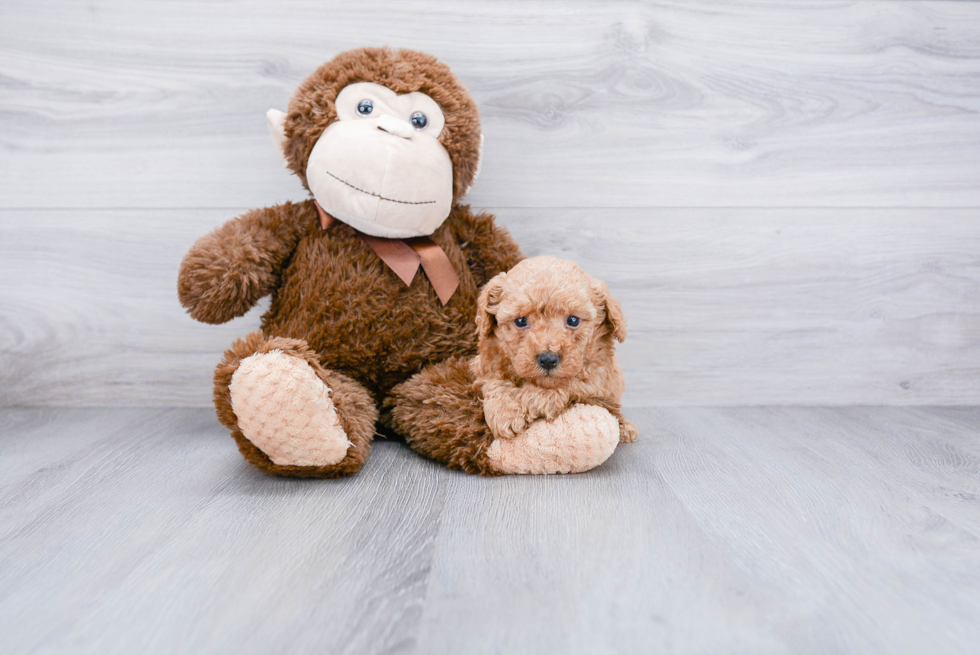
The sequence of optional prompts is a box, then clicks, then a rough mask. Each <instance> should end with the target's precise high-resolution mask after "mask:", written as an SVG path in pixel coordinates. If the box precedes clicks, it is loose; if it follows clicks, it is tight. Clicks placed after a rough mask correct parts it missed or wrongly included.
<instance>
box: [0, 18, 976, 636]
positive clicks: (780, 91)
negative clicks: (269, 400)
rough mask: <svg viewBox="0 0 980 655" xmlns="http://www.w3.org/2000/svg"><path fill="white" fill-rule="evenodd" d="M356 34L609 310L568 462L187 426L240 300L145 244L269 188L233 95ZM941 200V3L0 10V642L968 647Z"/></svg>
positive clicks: (958, 299)
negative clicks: (414, 78) (220, 319)
mask: <svg viewBox="0 0 980 655" xmlns="http://www.w3.org/2000/svg"><path fill="white" fill-rule="evenodd" d="M383 44H390V45H395V46H406V47H411V48H418V49H422V50H426V51H428V52H431V53H433V54H435V55H437V56H438V57H440V58H441V59H443V60H444V61H445V62H447V63H448V64H450V65H451V66H452V67H453V69H454V70H455V71H456V72H457V74H458V75H459V76H460V77H461V78H462V80H463V81H464V82H465V83H466V84H467V85H468V87H469V88H470V90H471V91H472V93H473V95H474V96H475V97H476V99H477V101H478V102H479V104H480V108H481V112H482V116H483V124H484V131H485V134H486V152H485V160H484V167H483V174H482V176H481V178H480V180H479V181H478V182H477V184H476V186H475V187H474V189H473V192H472V193H471V194H470V196H469V198H468V202H470V203H472V205H473V206H474V207H475V208H478V209H484V208H485V209H489V210H490V211H493V212H495V213H496V214H497V216H498V218H499V220H500V221H501V223H503V224H505V225H507V226H508V227H509V228H510V229H511V230H512V231H513V233H514V234H515V236H516V237H517V239H518V240H519V241H520V243H521V244H522V245H523V247H524V249H525V251H526V252H527V253H528V254H538V253H553V254H557V255H561V256H565V257H569V258H572V259H575V260H577V261H578V262H580V263H581V264H582V265H583V266H584V267H585V268H586V269H587V270H588V271H590V272H591V273H593V274H595V275H597V276H599V277H602V278H604V279H606V280H607V281H608V282H609V285H610V287H611V289H612V291H613V292H614V294H615V295H616V296H617V297H618V298H620V299H621V300H622V302H623V305H624V307H625V309H626V311H627V314H628V316H629V320H630V336H629V339H628V341H627V342H626V344H624V345H623V346H622V348H621V354H622V360H623V363H624V367H625V369H626V375H627V383H628V392H627V397H626V403H627V405H628V409H627V412H626V413H627V415H628V416H629V417H630V418H631V419H633V420H634V421H635V422H636V423H637V425H638V426H639V428H640V439H639V441H638V442H637V443H636V444H630V445H623V446H622V447H620V448H619V449H618V450H617V452H616V453H615V454H614V455H613V456H612V458H610V460H609V461H608V462H607V463H606V464H604V465H603V466H601V467H599V468H598V469H596V470H594V471H590V472H589V473H586V474H582V475H575V476H555V477H509V478H500V479H482V478H477V477H474V476H467V475H463V474H458V473H454V472H451V471H448V470H446V469H444V468H442V467H440V466H438V465H436V464H434V463H432V462H429V461H426V460H423V459H421V458H419V457H417V456H415V455H414V454H413V453H411V452H410V451H409V450H408V449H407V448H405V447H404V446H403V445H401V444H395V443H385V442H379V443H376V445H375V450H374V452H373V454H372V457H371V458H370V459H369V461H368V463H367V464H366V465H365V467H364V469H363V470H362V471H361V472H360V473H359V474H358V475H357V476H355V477H353V478H350V479H345V480H339V481H325V480H313V481H297V480H289V479H282V478H274V477H270V476H266V475H263V474H261V473H259V472H258V471H256V470H254V469H252V468H250V467H249V466H248V465H246V464H245V463H244V462H243V461H242V459H241V457H240V456H239V454H238V453H237V451H236V450H235V448H234V445H233V442H232V440H231V439H230V438H229V437H228V435H227V431H226V430H224V428H222V427H221V426H220V425H218V423H217V421H216V420H215V418H214V415H213V411H212V410H211V409H210V408H209V404H210V397H211V371H212V369H213V367H214V365H215V363H216V362H217V360H218V359H219V358H220V355H221V352H222V351H223V349H224V348H225V347H226V346H227V345H228V344H229V343H230V342H231V341H232V340H233V339H234V338H236V337H238V336H241V335H244V334H245V333H247V332H249V331H250V330H252V329H254V328H255V327H256V326H257V325H258V321H259V316H260V314H261V311H262V308H261V307H260V308H258V309H256V310H255V311H253V312H250V313H249V314H248V315H247V316H246V317H243V318H241V319H239V320H236V321H233V322H232V323H230V324H228V325H226V326H222V327H213V326H205V325H199V324H195V323H194V322H193V321H191V320H190V319H189V318H188V317H187V316H186V315H185V314H184V313H183V311H182V310H181V308H180V306H179V304H178V303H177V299H176V293H175V283H176V274H177V267H178V264H179V262H180V258H181V256H182V255H183V253H184V252H185V251H186V250H187V248H189V247H190V245H191V244H192V243H193V242H194V240H195V239H196V238H197V237H199V236H200V235H202V234H204V233H205V232H207V231H208V230H210V229H212V228H213V227H214V226H217V225H219V224H221V223H222V222H224V221H226V220H228V219H229V218H232V217H234V216H236V215H238V214H240V213H242V212H243V211H244V210H246V209H248V208H251V207H260V206H265V205H270V204H275V203H278V202H282V201H284V200H290V199H301V198H302V197H303V193H302V190H301V187H300V185H299V183H298V181H297V180H296V179H295V178H294V177H292V176H290V175H289V174H287V173H286V172H285V171H284V170H283V168H282V167H281V165H280V164H279V160H278V157H277V155H276V153H275V152H274V151H273V148H272V145H271V141H270V139H269V137H268V135H267V133H266V128H265V119H264V113H265V111H266V110H267V109H268V108H270V107H278V108H281V109H284V108H285V107H286V103H287V101H288V99H289V96H290V94H291V93H292V91H293V90H294V88H295V87H296V85H297V84H298V83H299V82H300V81H301V80H302V79H303V78H304V76H306V75H307V74H308V73H309V72H310V71H312V70H313V69H314V68H315V67H316V66H317V65H318V64H319V63H321V62H322V61H324V60H325V59H328V58H329V57H331V56H332V55H334V54H335V53H337V52H339V51H342V50H345V49H348V48H351V47H357V46H362V45H383ZM978 207H980V4H978V3H976V2H918V1H914V2H898V1H889V2H875V1H857V0H841V1H829V0H828V1H816V0H814V1H811V2H806V1H799V2H792V1H782V0H759V1H753V2H729V1H722V0H718V1H716V2H711V1H707V0H690V1H687V0H685V1H678V2H649V3H641V2H605V1H599V0H587V1H577V0H560V1H548V0H524V1H521V2H517V1H512V2H488V1H481V2H476V1H460V2H456V1H454V2H438V1H437V0H426V1H424V2H422V1H419V0H378V1H374V2H345V3H336V2H325V1H322V0H321V1H317V2H312V1H310V2H302V1H289V2H272V1H270V0H265V1H263V2H258V1H255V2H250V1H245V0H233V1H232V0H229V1H215V2H189V1H174V2H144V1H140V2H123V1H122V0H93V1H91V2H70V1H68V0H62V1H60V2H54V1H50V0H3V2H2V3H0V407H3V408H4V409H2V410H0V653H3V655H7V654H8V653H9V654H11V655H13V654H17V655H22V654H24V653H59V654H62V653H76V652H78V653H81V652H84V653H98V654H99V655H104V654H106V653H127V654H128V653H185V652H186V653H234V654H236V655H239V654H242V653H263V654H264V653H271V652H289V653H307V652H311V653H324V652H326V653H379V652H383V653H417V654H419V655H426V654H429V653H471V652H474V653H534V654H536V655H537V654H541V653H589V655H596V654H603V653H644V654H645V653H659V652H664V653H710V654H715V653H814V654H815V655H827V654H829V653H930V654H932V653H975V652H977V645H978V644H980V438H978V435H980V407H978V405H980V209H978ZM807 405H809V406H813V407H801V406H807ZM817 405H822V406H824V407H816V406H817ZM866 405H892V406H891V407H888V406H884V407H882V406H874V407H872V406H866ZM894 405H905V406H906V407H894ZM921 405H935V406H940V407H921ZM952 405H965V407H947V406H952ZM723 406H728V407H723Z"/></svg>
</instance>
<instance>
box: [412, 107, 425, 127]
mask: <svg viewBox="0 0 980 655" xmlns="http://www.w3.org/2000/svg"><path fill="white" fill-rule="evenodd" d="M428 124H429V119H428V118H426V117H425V114H423V113H422V112H420V111H417V112H415V113H414V114H412V127H414V128H415V129H416V130H424V129H425V126H426V125H428Z"/></svg>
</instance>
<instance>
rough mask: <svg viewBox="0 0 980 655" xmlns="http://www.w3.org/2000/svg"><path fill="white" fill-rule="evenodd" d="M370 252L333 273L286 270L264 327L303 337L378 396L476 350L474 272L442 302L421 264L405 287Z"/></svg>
mask: <svg viewBox="0 0 980 655" xmlns="http://www.w3.org/2000/svg"><path fill="white" fill-rule="evenodd" d="M369 254H370V255H371V257H372V258H374V259H367V258H366V257H365V258H364V260H361V261H357V260H355V261H349V260H348V261H347V262H346V266H342V267H341V266H340V265H339V264H338V267H337V268H333V270H334V271H335V274H334V275H330V276H319V277H318V276H313V275H312V274H306V273H304V272H301V271H296V270H291V271H288V274H287V275H284V279H283V285H282V286H281V287H280V290H279V293H278V294H276V296H275V297H274V299H273V302H272V306H271V307H270V309H269V311H268V312H267V313H266V315H265V316H264V317H263V322H262V329H263V330H264V331H265V332H266V333H267V334H273V335H276V336H284V337H291V338H296V339H304V340H305V341H306V342H307V344H309V346H310V348H312V349H313V350H314V351H316V352H318V353H319V354H320V356H321V363H322V364H323V365H324V366H326V367H328V368H332V369H334V370H337V371H339V372H342V373H344V374H346V375H349V376H351V377H353V378H354V379H355V380H357V381H358V382H360V383H361V384H363V385H364V386H366V387H367V388H368V389H369V390H371V391H372V392H373V393H375V394H377V395H379V396H383V395H385V394H386V393H387V391H388V389H390V388H391V387H392V386H394V385H395V384H398V383H399V382H402V381H404V380H406V379H407V378H408V377H409V376H411V375H413V374H414V373H417V372H418V371H419V370H421V369H422V367H423V366H425V365H426V364H429V363H433V362H439V361H442V360H445V359H447V358H449V357H453V356H456V355H461V356H468V355H472V354H474V353H475V352H476V326H475V322H474V317H475V311H476V310H475V308H476V295H477V289H476V288H475V284H473V282H472V278H471V277H470V276H469V275H466V276H463V275H461V276H460V287H459V289H457V291H456V293H455V294H454V295H453V298H452V299H451V300H450V301H449V303H448V304H447V305H446V306H443V305H442V304H441V303H440V302H439V299H438V298H437V297H436V295H435V291H434V290H433V289H432V286H431V284H429V281H428V280H427V279H425V278H424V274H423V272H422V271H419V273H418V274H417V275H416V278H415V280H414V281H413V282H412V285H411V286H410V287H406V286H405V285H404V283H402V282H401V281H400V280H398V278H397V277H395V276H394V274H393V273H391V272H390V271H388V270H386V269H384V268H382V267H381V266H378V265H377V264H380V262H379V261H376V257H375V256H374V254H373V253H369ZM358 259H360V258H358ZM365 260H366V261H365ZM301 261H302V260H301ZM297 263H298V262H297V261H296V260H294V262H293V265H294V266H295V265H296V264H297ZM352 264H353V266H352ZM330 268H331V267H328V270H330ZM338 268H340V270H338ZM346 272H350V274H345V273H346ZM467 273H468V271H467Z"/></svg>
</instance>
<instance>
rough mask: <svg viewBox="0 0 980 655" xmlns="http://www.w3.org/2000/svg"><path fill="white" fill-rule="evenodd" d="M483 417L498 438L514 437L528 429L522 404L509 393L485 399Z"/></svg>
mask: <svg viewBox="0 0 980 655" xmlns="http://www.w3.org/2000/svg"><path fill="white" fill-rule="evenodd" d="M483 417H484V419H485V420H486V422H487V427H489V428H490V432H492V433H493V436H494V437H496V438H497V439H513V438H514V437H516V436H517V435H518V434H520V433H521V432H524V430H525V429H527V423H528V421H527V416H526V415H525V414H524V410H523V408H522V407H521V404H520V403H519V402H517V399H516V398H513V397H512V396H510V395H507V394H497V395H493V396H490V397H488V398H485V399H484V400H483Z"/></svg>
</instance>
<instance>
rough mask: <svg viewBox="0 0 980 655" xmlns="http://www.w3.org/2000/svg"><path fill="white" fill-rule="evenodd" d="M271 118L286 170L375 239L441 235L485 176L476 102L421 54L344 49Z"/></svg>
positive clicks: (329, 210)
mask: <svg viewBox="0 0 980 655" xmlns="http://www.w3.org/2000/svg"><path fill="white" fill-rule="evenodd" d="M266 116H267V117H268V119H269V128H270V130H271V131H272V136H273V139H274V140H275V142H276V144H277V145H278V147H279V149H280V151H281V152H282V155H283V161H284V163H285V164H286V166H287V167H288V168H289V169H291V170H292V171H293V172H294V173H296V175H298V176H299V177H300V179H301V180H303V183H304V184H305V185H306V187H307V188H308V189H309V190H310V192H311V193H312V194H313V197H314V198H316V200H317V202H319V204H320V206H321V207H323V209H324V210H325V211H326V212H327V213H329V214H331V215H333V216H334V217H335V218H337V219H339V220H341V221H343V222H345V223H348V224H349V225H351V226H352V227H354V228H356V229H358V230H361V231H362V232H366V233H367V234H370V235H372V236H377V237H389V238H408V237H415V236H426V235H429V234H432V233H433V232H434V231H435V230H436V228H438V227H439V226H440V225H441V224H442V222H443V221H445V220H446V218H447V217H448V216H449V212H450V211H451V210H452V206H453V203H455V202H458V201H459V199H460V197H461V196H462V195H463V194H465V193H466V191H467V189H469V187H470V185H471V184H472V183H473V181H474V180H475V179H476V176H477V173H478V171H479V168H480V155H481V150H482V144H483V137H482V135H481V133H480V115H479V112H478V111H477V108H476V103H475V102H474V101H473V98H472V97H471V96H470V94H469V92H468V91H467V90H466V88H465V87H464V86H463V85H462V84H461V83H460V82H459V80H457V79H456V76H455V75H453V74H452V72H451V71H450V70H449V67H448V66H446V65H445V64H443V63H441V62H440V61H438V60H437V59H436V58H435V57H432V56H431V55H427V54H425V53H422V52H415V51H413V50H390V49H388V48H359V49H356V50H349V51H347V52H342V53H340V54H339V55H337V56H336V57H334V58H333V59H332V60H331V61H328V62H326V63H325V64H323V65H322V66H320V67H319V68H317V70H315V71H314V72H313V73H312V74H311V75H310V76H309V77H307V78H306V80H304V81H303V83H302V84H301V85H300V87H299V89H297V91H296V93H295V94H294V95H293V99H292V100H291V101H290V103H289V113H288V114H286V113H283V112H281V111H278V110H275V109H271V110H269V112H268V114H266Z"/></svg>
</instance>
